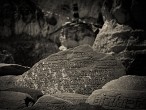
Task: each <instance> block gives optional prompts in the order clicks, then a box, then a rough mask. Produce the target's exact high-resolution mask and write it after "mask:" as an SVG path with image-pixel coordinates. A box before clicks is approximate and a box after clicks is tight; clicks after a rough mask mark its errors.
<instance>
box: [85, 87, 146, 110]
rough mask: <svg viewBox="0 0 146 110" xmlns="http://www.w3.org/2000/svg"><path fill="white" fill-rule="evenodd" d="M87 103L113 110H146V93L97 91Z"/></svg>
mask: <svg viewBox="0 0 146 110" xmlns="http://www.w3.org/2000/svg"><path fill="white" fill-rule="evenodd" d="M86 103H89V104H91V105H101V106H103V107H105V108H107V109H112V110H144V109H146V92H145V91H134V90H128V91H127V90H120V91H118V90H104V89H100V90H96V91H94V92H93V93H92V94H91V95H90V96H89V98H88V99H87V101H86Z"/></svg>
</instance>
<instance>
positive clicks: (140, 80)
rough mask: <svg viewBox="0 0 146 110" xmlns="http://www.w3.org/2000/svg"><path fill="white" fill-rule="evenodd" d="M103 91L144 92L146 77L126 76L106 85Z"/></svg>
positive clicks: (145, 89)
mask: <svg viewBox="0 0 146 110" xmlns="http://www.w3.org/2000/svg"><path fill="white" fill-rule="evenodd" d="M102 88H103V89H109V90H110V89H111V90H112V89H113V90H115V89H116V90H139V91H146V76H134V75H126V76H122V77H120V78H118V79H115V80H112V81H110V82H108V83H106V84H105V85H104V86H103V87H102Z"/></svg>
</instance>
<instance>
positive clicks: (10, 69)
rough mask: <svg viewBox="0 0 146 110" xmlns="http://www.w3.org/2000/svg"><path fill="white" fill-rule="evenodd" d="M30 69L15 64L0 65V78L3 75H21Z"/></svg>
mask: <svg viewBox="0 0 146 110" xmlns="http://www.w3.org/2000/svg"><path fill="white" fill-rule="evenodd" d="M29 69H30V68H29V67H26V66H21V65H17V64H5V63H0V76H5V75H21V74H23V73H24V72H26V71H28V70H29Z"/></svg>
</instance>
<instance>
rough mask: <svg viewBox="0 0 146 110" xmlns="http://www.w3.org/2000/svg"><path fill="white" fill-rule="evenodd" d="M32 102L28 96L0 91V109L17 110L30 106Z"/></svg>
mask: <svg viewBox="0 0 146 110" xmlns="http://www.w3.org/2000/svg"><path fill="white" fill-rule="evenodd" d="M33 104H34V100H33V99H32V97H31V96H30V95H28V94H25V93H21V92H12V91H0V109H8V110H17V109H23V108H25V107H29V106H32V105H33Z"/></svg>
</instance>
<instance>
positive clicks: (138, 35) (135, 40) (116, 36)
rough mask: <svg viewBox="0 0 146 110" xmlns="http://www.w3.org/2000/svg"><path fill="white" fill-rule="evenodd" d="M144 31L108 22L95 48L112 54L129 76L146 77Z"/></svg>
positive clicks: (97, 38)
mask: <svg viewBox="0 0 146 110" xmlns="http://www.w3.org/2000/svg"><path fill="white" fill-rule="evenodd" d="M145 41H146V40H145V32H144V30H133V29H132V28H131V27H129V26H126V25H120V24H118V23H117V22H115V21H114V20H111V21H106V22H105V24H104V25H103V27H102V29H101V30H100V32H99V34H98V35H97V37H96V40H95V42H94V45H93V48H94V49H95V50H96V51H98V52H104V53H112V54H113V55H115V56H116V58H117V59H118V60H121V61H122V62H123V64H124V66H125V67H126V72H127V74H138V75H145V71H146V70H145V68H144V65H145V60H146V42H145Z"/></svg>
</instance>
